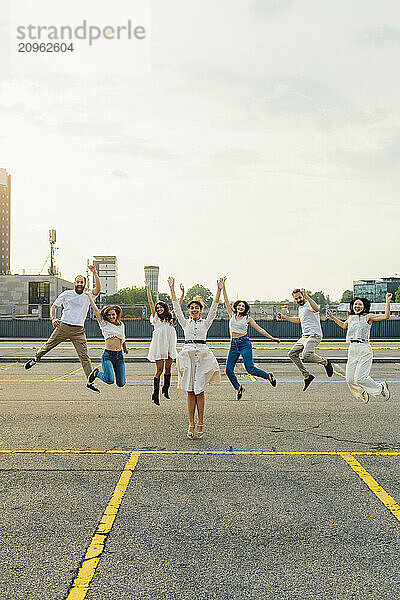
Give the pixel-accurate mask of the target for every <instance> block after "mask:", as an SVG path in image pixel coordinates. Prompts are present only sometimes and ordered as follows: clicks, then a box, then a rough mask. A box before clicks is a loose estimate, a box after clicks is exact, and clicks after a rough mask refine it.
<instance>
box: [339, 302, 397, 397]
mask: <svg viewBox="0 0 400 600" xmlns="http://www.w3.org/2000/svg"><path fill="white" fill-rule="evenodd" d="M391 298H392V294H389V293H387V294H386V310H385V312H384V313H383V314H381V315H376V314H374V313H370V312H369V311H370V307H371V303H370V301H369V300H368V299H367V298H353V300H352V301H351V302H350V311H349V316H348V317H347V319H346V321H342V320H341V319H338V318H337V317H335V316H333V314H332V312H331V311H330V310H328V316H329V317H330V318H331V319H332V320H333V321H334V322H335V323H337V325H339V327H341V328H342V329H347V335H346V341H347V342H349V352H348V358H347V365H346V381H347V385H348V386H349V388H350V391H351V393H352V394H353V396H354V397H355V398H357V399H358V400H359V399H361V400H362V401H363V402H368V401H369V397H370V396H379V395H382V396H383V398H384V399H385V400H389V398H390V392H389V388H388V385H387V383H386V381H381V382H380V383H378V382H377V381H374V380H373V379H372V377H371V376H370V374H369V373H370V371H371V366H372V359H373V354H372V348H371V345H370V343H369V337H370V331H371V325H372V323H373V322H374V321H385V320H386V319H388V318H389V317H390V300H391Z"/></svg>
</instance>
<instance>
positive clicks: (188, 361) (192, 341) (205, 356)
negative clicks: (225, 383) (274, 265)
mask: <svg viewBox="0 0 400 600" xmlns="http://www.w3.org/2000/svg"><path fill="white" fill-rule="evenodd" d="M168 284H169V287H170V289H171V298H172V302H173V306H174V312H175V315H176V317H177V319H178V322H179V324H180V326H181V327H182V329H183V332H184V335H185V343H184V346H183V348H182V350H181V351H180V352H179V354H178V357H177V359H176V366H177V370H178V388H179V389H182V390H185V391H186V392H187V403H188V414H189V428H188V432H187V436H188V438H190V439H192V438H193V437H194V435H195V422H194V416H195V411H196V408H197V415H198V424H197V437H198V438H201V437H203V435H204V422H203V420H204V390H205V388H206V385H207V384H208V383H219V382H220V380H221V376H220V372H219V367H218V362H217V359H216V358H215V356H214V354H213V353H212V352H211V350H210V349H209V348H208V347H207V345H206V337H207V331H208V330H209V328H210V326H211V323H212V322H213V320H214V319H215V316H216V314H217V307H218V302H219V299H220V296H221V291H222V288H223V282H222V279H220V280H219V281H218V289H217V293H216V296H215V299H214V302H213V303H212V305H211V308H210V310H209V313H208V315H207V317H206V318H205V319H202V318H201V313H202V310H203V307H204V301H203V299H202V298H201V297H200V296H195V297H194V298H193V299H192V300H190V302H189V303H188V305H187V308H188V310H189V319H186V318H185V316H184V314H183V312H182V309H181V307H180V305H179V303H178V301H177V299H176V295H175V289H174V284H175V280H174V278H173V277H169V279H168Z"/></svg>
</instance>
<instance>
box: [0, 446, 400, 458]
mask: <svg viewBox="0 0 400 600" xmlns="http://www.w3.org/2000/svg"><path fill="white" fill-rule="evenodd" d="M1 443H4V442H0V445H1ZM74 446H75V444H74V445H73V446H71V448H67V449H65V450H54V449H42V450H38V449H36V450H35V449H24V450H12V449H8V450H0V454H65V453H66V452H67V453H68V454H87V455H92V454H93V455H96V454H129V455H134V454H137V455H141V454H190V455H217V456H341V457H342V458H344V457H345V456H346V457H347V456H349V457H354V456H400V452H389V451H382V452H368V451H366V450H365V451H363V450H353V451H351V452H349V451H344V450H331V451H329V450H322V451H317V450H310V451H307V450H134V451H132V450H79V449H77V450H73V449H72V448H73V447H74Z"/></svg>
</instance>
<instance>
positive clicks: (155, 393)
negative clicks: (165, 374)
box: [151, 377, 160, 406]
mask: <svg viewBox="0 0 400 600" xmlns="http://www.w3.org/2000/svg"><path fill="white" fill-rule="evenodd" d="M151 399H152V400H153V402H154V404H157V405H158V406H159V405H160V380H159V379H157V377H154V390H153V395H152V397H151Z"/></svg>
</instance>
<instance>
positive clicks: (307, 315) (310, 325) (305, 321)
mask: <svg viewBox="0 0 400 600" xmlns="http://www.w3.org/2000/svg"><path fill="white" fill-rule="evenodd" d="M299 319H300V323H301V332H302V334H303V335H319V336H320V337H322V329H321V321H320V317H319V312H314V311H313V309H312V308H311V305H310V303H309V301H308V300H307V302H306V303H305V304H303V306H299Z"/></svg>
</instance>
